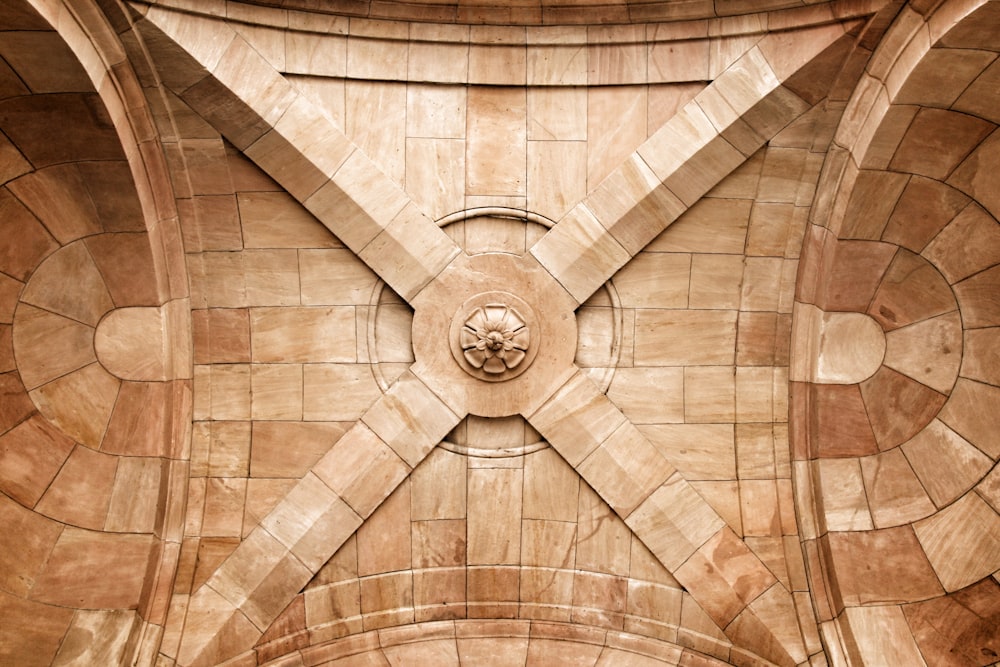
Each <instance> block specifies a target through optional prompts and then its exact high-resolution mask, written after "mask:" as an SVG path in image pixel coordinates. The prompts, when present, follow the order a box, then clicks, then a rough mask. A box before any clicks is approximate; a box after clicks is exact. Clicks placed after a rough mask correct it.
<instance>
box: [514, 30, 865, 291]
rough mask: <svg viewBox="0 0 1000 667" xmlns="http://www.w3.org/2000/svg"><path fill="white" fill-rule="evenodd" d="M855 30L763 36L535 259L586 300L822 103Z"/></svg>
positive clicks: (545, 242) (544, 242)
mask: <svg viewBox="0 0 1000 667" xmlns="http://www.w3.org/2000/svg"><path fill="white" fill-rule="evenodd" d="M852 25H853V24H849V23H845V24H840V23H837V24H830V25H825V26H821V27H818V28H810V29H807V30H803V31H800V32H799V33H787V34H782V33H772V34H769V35H767V36H765V37H764V38H763V39H762V40H761V41H760V42H759V43H758V44H757V45H756V46H754V47H753V48H751V49H750V50H749V51H747V52H746V53H745V54H744V55H743V56H741V57H740V58H739V59H738V60H737V61H736V62H735V63H733V64H732V65H731V66H730V67H729V68H728V69H727V70H726V71H725V72H723V73H722V74H721V75H720V76H719V77H718V78H717V79H715V81H713V82H712V83H711V84H710V85H709V86H708V87H706V88H705V89H704V90H703V91H702V92H700V93H699V94H698V95H697V96H695V98H694V99H693V100H691V101H690V102H689V103H688V104H687V105H685V106H684V107H683V108H682V109H681V110H680V111H679V112H678V113H677V114H676V115H675V116H674V117H673V118H671V119H670V120H669V121H668V122H667V123H666V124H664V125H663V126H662V127H661V128H660V129H659V130H658V131H657V132H656V133H655V134H653V135H652V136H651V137H650V138H649V139H647V140H646V141H645V142H644V143H643V144H642V145H641V146H640V147H639V148H638V150H636V152H635V153H633V154H632V155H631V156H629V158H628V159H626V160H625V161H624V162H623V163H622V164H621V165H620V166H619V167H618V168H617V169H615V170H614V171H613V172H612V173H611V174H610V175H609V176H608V177H607V178H606V179H605V180H604V181H602V182H601V184H600V185H598V186H597V188H596V189H595V190H594V191H593V192H592V193H591V194H590V195H589V196H588V197H587V198H586V199H584V200H583V201H582V202H580V203H579V204H577V205H576V207H574V208H573V209H572V210H571V211H570V212H569V213H568V214H567V215H566V216H565V217H564V218H563V219H562V220H561V221H560V222H559V223H558V224H557V225H555V226H554V227H553V228H552V229H551V230H549V232H548V233H546V234H545V236H543V237H542V238H541V239H539V241H538V242H537V243H536V244H535V245H534V246H533V247H532V248H531V253H532V254H533V255H534V256H535V257H536V258H537V259H538V261H539V262H541V264H542V265H543V266H545V268H546V269H548V271H549V272H550V273H551V274H552V275H553V276H554V277H555V278H556V279H557V280H558V281H559V282H560V283H562V285H563V286H564V287H565V288H566V289H567V291H569V292H570V293H571V294H572V295H573V297H574V298H575V299H576V300H577V301H578V302H579V303H583V302H584V301H586V300H587V298H588V297H590V295H591V294H593V293H594V292H595V291H596V290H597V289H598V288H599V287H600V286H601V285H603V284H604V283H605V282H606V281H607V280H609V279H610V278H611V277H612V276H613V275H614V274H615V273H616V272H617V271H618V270H619V269H620V268H621V267H623V266H624V265H625V264H626V263H628V261H629V260H630V259H632V257H634V256H635V255H636V254H638V253H639V251H641V250H642V249H643V248H644V247H645V246H646V245H647V244H648V243H649V242H650V241H652V240H653V239H654V238H656V236H658V235H659V234H660V233H661V232H662V231H663V230H664V229H666V228H667V227H668V226H670V224H671V223H673V222H674V221H675V220H677V218H679V217H680V216H681V214H683V213H684V212H685V211H686V210H687V209H688V208H690V207H691V206H692V205H693V204H694V203H695V202H697V201H698V200H699V199H700V198H701V197H702V196H704V195H705V193H707V192H708V191H709V190H711V189H712V188H713V187H715V185H717V184H718V183H719V182H720V181H721V180H722V179H723V178H725V177H726V176H728V175H729V174H730V173H731V172H732V171H733V170H734V169H736V167H738V166H740V165H741V164H743V162H745V161H746V159H747V158H748V157H749V156H751V155H752V154H753V153H754V152H755V151H756V150H757V149H759V148H760V147H761V146H763V145H764V144H765V143H767V142H768V141H770V139H771V138H772V137H774V136H775V135H776V134H777V133H778V132H779V131H780V130H781V129H782V128H784V127H785V126H787V125H788V124H789V123H790V122H792V121H793V120H795V119H796V118H798V117H799V116H801V115H802V114H804V113H805V112H806V111H808V110H809V109H810V108H812V106H813V105H814V104H816V103H817V102H819V101H820V100H819V99H817V95H816V93H815V92H814V91H815V89H817V88H819V89H823V90H825V89H826V88H827V87H829V85H831V84H832V82H833V77H834V75H835V74H836V68H831V67H829V64H828V61H829V59H830V54H833V55H834V56H837V57H842V55H843V54H844V53H845V48H844V44H845V42H849V41H850V40H851V39H852V38H851V36H850V35H848V34H847V33H846V30H847V29H848V28H849V27H851V26H852ZM789 35H792V37H789ZM814 63H815V64H814ZM814 69H815V70H816V72H815V74H816V76H814V77H811V76H810V75H811V74H813V73H814V72H813V70H814ZM817 77H822V78H823V79H824V81H820V82H817V81H816V80H815V79H816V78H817ZM803 80H808V85H806V84H805V83H804V82H803ZM824 83H825V86H824ZM800 93H801V94H800Z"/></svg>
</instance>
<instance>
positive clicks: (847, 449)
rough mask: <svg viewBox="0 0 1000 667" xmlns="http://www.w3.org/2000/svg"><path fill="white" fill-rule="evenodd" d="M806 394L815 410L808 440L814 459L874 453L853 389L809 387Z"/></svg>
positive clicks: (862, 405)
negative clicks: (812, 443)
mask: <svg viewBox="0 0 1000 667" xmlns="http://www.w3.org/2000/svg"><path fill="white" fill-rule="evenodd" d="M807 391H808V393H809V394H810V398H811V403H812V405H815V406H816V408H815V409H816V415H815V417H814V419H815V420H816V421H815V426H813V427H812V438H813V439H814V443H815V444H814V445H813V447H814V450H813V451H814V452H815V454H816V455H817V456H820V457H835V456H864V455H867V454H874V453H875V452H876V451H878V444H877V441H876V439H875V434H874V432H873V430H872V425H871V423H870V422H869V414H868V412H867V411H866V409H865V403H864V400H863V398H862V394H861V390H860V388H859V387H858V386H857V385H809V388H808V389H807Z"/></svg>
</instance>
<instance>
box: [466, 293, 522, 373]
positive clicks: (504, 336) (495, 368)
mask: <svg viewBox="0 0 1000 667" xmlns="http://www.w3.org/2000/svg"><path fill="white" fill-rule="evenodd" d="M530 342H531V334H530V330H529V329H528V326H527V324H526V323H525V321H524V318H522V317H521V314H520V313H518V312H517V310H516V309H514V308H512V307H511V306H508V305H507V304H503V303H488V304H486V305H485V306H483V307H481V308H476V309H475V310H474V311H472V314H471V315H469V319H467V320H466V321H465V326H463V327H462V333H461V345H462V352H463V354H464V355H465V359H466V361H468V362H469V364H471V365H472V366H473V367H474V368H482V369H483V370H484V371H486V372H487V373H492V374H497V373H503V372H504V371H506V370H507V369H510V368H516V367H517V365H518V364H520V363H521V362H522V361H524V357H525V352H526V351H527V349H528V345H529V344H530Z"/></svg>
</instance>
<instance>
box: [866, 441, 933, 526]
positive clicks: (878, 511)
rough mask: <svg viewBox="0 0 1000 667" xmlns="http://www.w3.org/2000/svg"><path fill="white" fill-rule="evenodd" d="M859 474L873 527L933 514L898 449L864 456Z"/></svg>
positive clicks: (926, 496)
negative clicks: (862, 479) (863, 483)
mask: <svg viewBox="0 0 1000 667" xmlns="http://www.w3.org/2000/svg"><path fill="white" fill-rule="evenodd" d="M861 474H862V475H863V476H864V482H865V493H866V494H867V496H868V504H869V506H870V509H871V514H872V520H873V521H874V522H875V527H876V528H888V527H891V526H901V525H904V524H907V523H911V522H913V521H915V520H917V519H922V518H924V517H927V516H930V515H931V514H933V513H934V511H935V507H934V503H933V502H931V499H930V497H928V495H927V491H926V490H925V489H924V487H923V486H922V485H921V483H920V481H919V480H918V479H917V476H916V474H915V473H914V472H913V469H912V468H911V467H910V464H909V462H908V461H907V459H906V458H905V457H904V456H903V451H902V450H901V449H898V448H895V449H890V450H889V451H886V452H882V453H880V454H876V455H875V456H866V457H863V458H862V459H861Z"/></svg>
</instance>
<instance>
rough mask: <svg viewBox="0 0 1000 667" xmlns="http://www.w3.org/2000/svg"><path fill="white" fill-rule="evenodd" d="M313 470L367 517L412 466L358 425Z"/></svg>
mask: <svg viewBox="0 0 1000 667" xmlns="http://www.w3.org/2000/svg"><path fill="white" fill-rule="evenodd" d="M313 472H314V473H316V476H317V477H319V478H320V479H321V480H323V482H324V483H326V485H327V486H329V487H330V488H331V489H333V490H334V491H335V492H336V493H337V495H339V496H340V497H341V498H343V499H344V500H345V501H346V502H347V503H348V504H349V505H350V506H351V508H352V509H353V510H354V511H355V512H357V514H358V515H359V516H361V517H362V518H366V517H368V515H370V514H371V513H372V512H373V511H374V510H375V508H376V507H378V506H379V504H381V502H382V501H383V500H384V499H385V498H386V497H387V496H388V495H389V494H390V493H392V491H393V490H394V489H395V488H396V486H398V485H399V483H400V482H401V481H402V480H403V479H404V478H405V477H406V476H407V475H408V474H409V472H410V469H409V467H408V466H407V465H406V463H405V462H403V460H402V459H400V458H399V457H398V456H397V455H396V453H395V452H393V451H392V449H390V448H389V446H388V445H386V444H385V443H384V442H383V441H382V440H381V439H380V438H379V437H378V436H376V435H375V434H374V433H372V431H371V430H370V429H369V428H368V427H366V426H365V425H363V424H357V425H355V426H354V427H353V428H352V429H351V430H350V431H348V432H347V433H345V434H344V437H342V438H341V439H340V440H338V441H337V443H336V444H335V445H334V446H333V448H332V449H330V451H329V452H327V453H326V454H325V455H324V456H323V458H321V459H320V460H319V462H318V463H317V464H316V465H315V466H314V467H313Z"/></svg>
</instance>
